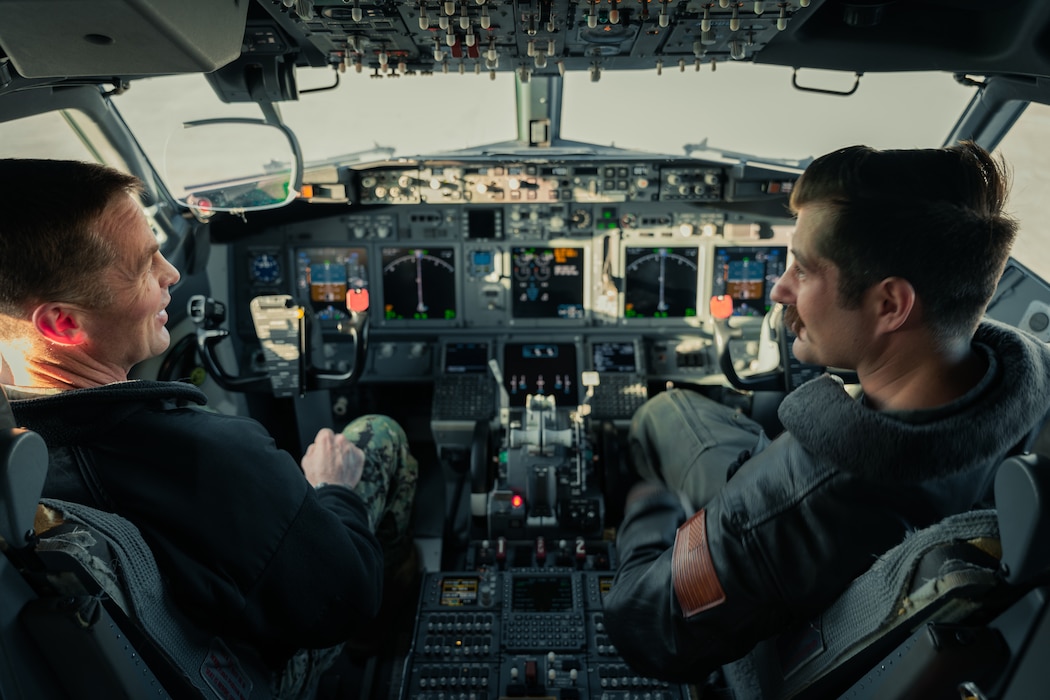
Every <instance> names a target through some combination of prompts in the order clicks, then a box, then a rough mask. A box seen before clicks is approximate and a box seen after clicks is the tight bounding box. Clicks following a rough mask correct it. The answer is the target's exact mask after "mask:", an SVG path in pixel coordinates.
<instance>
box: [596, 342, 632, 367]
mask: <svg viewBox="0 0 1050 700" xmlns="http://www.w3.org/2000/svg"><path fill="white" fill-rule="evenodd" d="M591 360H592V361H593V363H594V365H593V366H594V369H595V371H596V372H599V373H602V374H605V373H609V372H637V371H638V352H637V348H636V347H635V345H634V343H632V342H631V341H629V340H623V341H610V342H603V343H595V344H594V345H593V346H592V347H591Z"/></svg>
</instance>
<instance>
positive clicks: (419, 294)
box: [382, 248, 456, 321]
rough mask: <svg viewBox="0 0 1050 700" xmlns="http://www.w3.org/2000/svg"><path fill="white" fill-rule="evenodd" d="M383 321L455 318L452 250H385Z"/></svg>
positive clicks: (453, 257)
mask: <svg viewBox="0 0 1050 700" xmlns="http://www.w3.org/2000/svg"><path fill="white" fill-rule="evenodd" d="M382 254H383V318H385V319H387V320H388V321H389V320H402V319H407V320H416V321H426V320H434V319H439V320H453V319H455V318H456V255H455V250H454V249H452V248H383V250H382Z"/></svg>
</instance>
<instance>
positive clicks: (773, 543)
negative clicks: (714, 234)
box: [604, 142, 1050, 682]
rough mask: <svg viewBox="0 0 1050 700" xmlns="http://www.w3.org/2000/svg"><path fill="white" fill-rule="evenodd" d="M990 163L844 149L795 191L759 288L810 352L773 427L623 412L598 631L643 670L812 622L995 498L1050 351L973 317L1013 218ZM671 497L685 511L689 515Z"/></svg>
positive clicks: (732, 650) (1033, 421) (712, 654)
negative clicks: (850, 375)
mask: <svg viewBox="0 0 1050 700" xmlns="http://www.w3.org/2000/svg"><path fill="white" fill-rule="evenodd" d="M1006 194H1007V180H1006V175H1005V173H1004V170H1003V167H1002V166H1001V164H999V163H997V162H996V161H995V160H993V159H992V158H991V157H990V156H989V154H988V153H987V152H985V151H984V150H983V149H981V148H980V147H978V146H976V145H975V144H973V143H969V142H964V143H960V144H958V145H955V146H952V147H948V148H941V149H926V150H889V151H877V150H874V149H871V148H867V147H863V146H856V147H851V148H845V149H842V150H839V151H835V152H833V153H830V154H828V155H825V156H823V157H821V158H818V159H817V160H815V161H814V162H813V163H812V164H811V165H810V166H809V167H808V168H807V169H806V171H805V172H804V173H803V175H802V177H801V178H800V179H799V181H798V182H797V183H796V186H795V189H794V191H793V192H792V195H791V207H792V209H793V211H794V213H795V214H796V215H797V224H796V229H795V233H794V236H793V238H792V243H791V254H792V257H793V261H792V262H791V264H790V266H789V269H788V270H787V272H786V273H785V274H784V275H783V276H782V277H781V278H780V280H779V281H778V282H777V285H776V287H775V288H774V289H773V292H772V298H773V300H774V301H776V302H778V303H781V304H784V305H785V306H786V309H785V321H786V325H787V326H788V327H789V328H790V329H791V330H792V331H793V332H794V334H795V335H796V336H797V337H796V339H795V340H794V344H793V350H794V353H795V355H796V356H797V357H798V358H799V359H800V360H802V361H804V362H809V363H813V364H817V365H822V366H829V367H838V368H844V369H852V370H855V371H856V373H857V376H858V377H859V381H860V386H861V389H862V392H863V394H862V397H861V398H860V399H859V400H858V399H855V398H854V397H852V396H851V395H850V394H848V393H847V392H846V390H845V388H844V387H843V386H842V383H841V382H840V381H836V379H835V378H834V377H831V376H828V375H825V376H823V377H820V378H817V379H814V380H812V381H810V382H807V383H806V384H803V385H802V386H801V387H799V388H798V389H796V390H795V391H794V392H792V393H791V394H789V395H788V396H787V398H785V399H784V401H783V403H782V405H781V407H780V410H779V417H780V419H781V422H782V423H783V425H784V427H785V432H784V433H783V434H781V435H780V436H779V437H777V439H775V440H772V441H771V440H770V439H769V438H767V437H766V436H765V434H764V433H762V430H761V428H760V427H759V426H758V425H757V424H756V423H754V422H753V421H751V420H750V419H748V418H746V417H744V416H742V415H740V414H739V413H737V412H735V411H732V410H730V409H729V408H727V407H725V406H722V405H720V404H718V403H716V402H714V401H711V400H709V399H706V398H705V397H703V396H700V395H699V394H696V393H694V392H688V391H680V390H671V391H668V392H664V393H662V394H660V395H658V396H656V397H654V398H653V399H651V400H650V401H649V402H648V403H647V404H646V405H644V406H643V407H642V408H641V409H639V411H638V413H637V414H636V415H635V417H634V419H633V421H632V426H631V434H630V442H631V453H632V457H633V460H634V463H635V466H636V468H637V470H638V472H639V474H640V475H641V476H642V477H643V478H644V479H645V481H643V482H642V483H641V484H639V485H638V486H636V487H635V488H634V489H632V491H631V492H630V493H629V495H628V503H627V506H626V509H625V517H624V520H623V524H622V526H621V529H620V531H619V535H618V540H617V544H618V550H619V554H620V566H619V569H618V571H617V573H616V578H615V580H614V582H613V585H612V590H611V592H610V593H609V594H608V596H607V597H606V599H605V601H604V607H605V623H606V627H607V628H608V631H609V635H610V637H611V638H612V640H613V642H614V643H615V645H616V647H617V649H618V650H619V651H620V653H621V654H622V655H623V657H624V658H625V659H626V660H627V661H628V663H630V664H631V665H632V666H633V667H635V668H636V669H637V670H638V671H640V672H642V673H645V674H648V675H653V676H658V677H662V678H666V679H671V680H679V681H692V682H697V681H701V680H703V679H704V678H705V677H706V675H707V674H708V673H709V672H710V671H712V670H714V669H716V668H718V667H719V666H720V665H722V664H724V663H726V662H729V661H731V660H734V659H737V658H740V657H741V656H743V655H744V654H746V653H747V652H748V651H749V650H750V649H751V648H752V647H754V646H755V645H756V644H757V643H758V642H759V641H761V640H763V639H765V638H767V637H770V636H772V635H774V634H776V633H777V632H780V631H783V630H784V629H786V628H788V627H789V626H790V625H792V624H793V623H798V622H802V621H805V620H808V619H811V618H812V617H813V616H814V615H815V614H816V613H818V612H819V611H821V610H823V609H824V608H826V607H827V606H828V605H829V604H830V603H831V602H833V601H834V600H835V598H836V597H837V596H838V595H839V594H840V593H842V591H844V590H845V589H846V587H847V586H848V585H849V583H850V582H851V581H852V580H853V579H854V578H855V577H856V576H858V575H859V574H861V573H863V572H864V571H865V570H866V569H868V568H869V567H870V566H871V564H872V562H873V561H874V559H875V558H876V557H877V556H879V555H880V554H882V553H884V552H886V551H887V550H889V549H890V548H892V547H893V546H894V545H896V544H898V543H899V542H900V541H901V540H902V539H903V538H904V536H905V534H907V533H908V532H909V531H911V530H914V529H918V528H922V527H926V526H928V525H931V524H933V523H935V522H937V521H939V520H941V519H943V518H944V517H946V516H948V515H951V514H954V513H959V512H965V511H968V510H971V509H974V508H980V507H990V506H991V505H992V491H991V488H992V484H993V479H994V475H995V471H996V468H997V467H998V465H999V463H1000V462H1001V461H1002V460H1003V458H1004V457H1005V456H1006V455H1007V454H1008V453H1010V452H1011V451H1012V450H1014V449H1016V448H1018V446H1019V445H1020V444H1022V443H1023V442H1024V441H1025V439H1026V437H1027V436H1028V435H1029V433H1030V432H1031V431H1032V429H1033V428H1034V427H1035V426H1037V425H1039V424H1040V423H1041V421H1042V419H1043V417H1044V415H1045V414H1046V412H1047V409H1048V408H1050V350H1048V348H1047V346H1046V345H1045V344H1043V343H1041V342H1039V341H1038V340H1036V339H1035V338H1033V337H1031V336H1029V335H1027V334H1024V333H1022V332H1019V331H1017V330H1015V329H1013V328H1009V327H1007V326H1004V325H1001V324H998V323H994V322H991V321H985V322H982V321H981V319H982V316H983V314H984V311H985V308H986V306H987V304H988V301H989V300H990V298H991V296H992V294H993V292H994V291H995V288H996V284H997V282H998V280H999V277H1000V275H1001V274H1002V271H1003V268H1004V266H1005V265H1006V261H1007V258H1008V255H1009V251H1010V247H1011V245H1012V243H1013V239H1014V236H1015V232H1016V223H1015V222H1014V221H1013V220H1011V219H1010V218H1009V217H1008V216H1007V215H1006V214H1005V213H1004V212H1003V206H1004V203H1005V200H1006ZM681 496H685V497H686V498H687V499H688V500H689V502H690V503H691V505H692V508H698V509H699V510H698V511H697V512H696V513H695V514H693V515H692V517H688V519H687V513H686V512H685V511H684V510H683V507H682V498H681Z"/></svg>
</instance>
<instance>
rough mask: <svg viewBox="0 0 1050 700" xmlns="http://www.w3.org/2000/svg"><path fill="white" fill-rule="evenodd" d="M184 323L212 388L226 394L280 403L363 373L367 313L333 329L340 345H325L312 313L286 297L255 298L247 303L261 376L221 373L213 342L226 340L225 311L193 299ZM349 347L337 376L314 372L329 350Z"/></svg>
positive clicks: (320, 370)
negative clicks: (193, 331)
mask: <svg viewBox="0 0 1050 700" xmlns="http://www.w3.org/2000/svg"><path fill="white" fill-rule="evenodd" d="M187 308H188V312H189V316H190V318H191V319H192V320H193V322H194V323H196V324H197V352H198V355H199V356H200V358H201V362H202V363H203V364H204V368H205V369H206V370H207V371H208V373H209V374H210V375H211V377H212V378H213V379H214V380H215V382H216V383H217V384H218V385H219V386H221V387H222V388H224V389H226V390H228V391H239V392H268V393H272V394H273V395H274V396H278V397H286V396H293V395H295V394H299V395H300V396H301V395H303V394H305V393H306V392H307V391H316V390H321V389H334V388H339V387H346V386H349V385H351V384H353V383H354V382H356V381H357V380H358V379H359V378H360V376H361V373H362V372H363V371H364V367H365V358H366V356H367V352H368V312H366V311H352V312H351V313H350V318H349V319H348V320H347V321H344V322H343V323H342V324H341V326H340V328H339V336H340V339H343V338H345V340H344V342H341V343H338V344H334V343H332V344H327V343H325V342H324V339H323V338H322V336H321V330H320V325H319V324H318V323H317V321H316V319H315V318H314V314H313V312H312V310H310V309H309V308H307V307H304V306H301V305H299V304H297V303H295V301H294V300H293V299H292V297H291V296H290V295H287V294H272V295H266V296H259V297H256V298H254V299H252V301H251V305H250V308H251V313H252V321H253V322H254V324H255V334H256V337H257V338H258V340H259V343H260V345H261V347H262V353H263V359H262V369H263V371H262V372H253V373H251V374H241V375H233V374H230V373H229V372H227V371H226V370H225V368H224V367H223V365H222V363H221V362H220V360H219V358H218V354H217V348H216V346H217V345H218V343H219V341H221V340H222V339H223V338H226V337H227V336H229V334H230V332H229V330H227V329H225V328H222V327H221V324H222V323H223V322H224V321H225V320H226V306H225V305H224V304H223V303H222V302H220V301H216V300H215V299H212V298H210V297H205V296H204V295H201V294H197V295H194V296H193V297H191V298H190V301H189V304H188V307H187ZM340 346H350V347H349V352H345V351H343V352H341V353H340V354H341V355H344V356H345V355H349V361H346V360H343V364H344V365H345V366H346V368H345V369H342V371H335V372H333V371H331V370H330V369H328V368H322V367H321V366H320V364H321V362H323V359H320V358H322V357H323V355H324V354H325V353H326V351H328V350H329V349H330V348H339V347H340Z"/></svg>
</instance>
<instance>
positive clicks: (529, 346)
mask: <svg viewBox="0 0 1050 700" xmlns="http://www.w3.org/2000/svg"><path fill="white" fill-rule="evenodd" d="M577 376H578V373H577V368H576V346H575V345H574V344H573V343H507V345H506V347H504V349H503V381H504V382H506V385H507V393H508V394H509V395H510V405H511V406H524V405H525V397H526V396H528V395H529V394H542V395H544V396H549V395H551V394H553V395H554V396H555V397H556V398H555V402H556V403H557V405H558V406H568V405H571V406H575V405H576V404H578V403H579V388H578V387H577V385H576V377H577Z"/></svg>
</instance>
